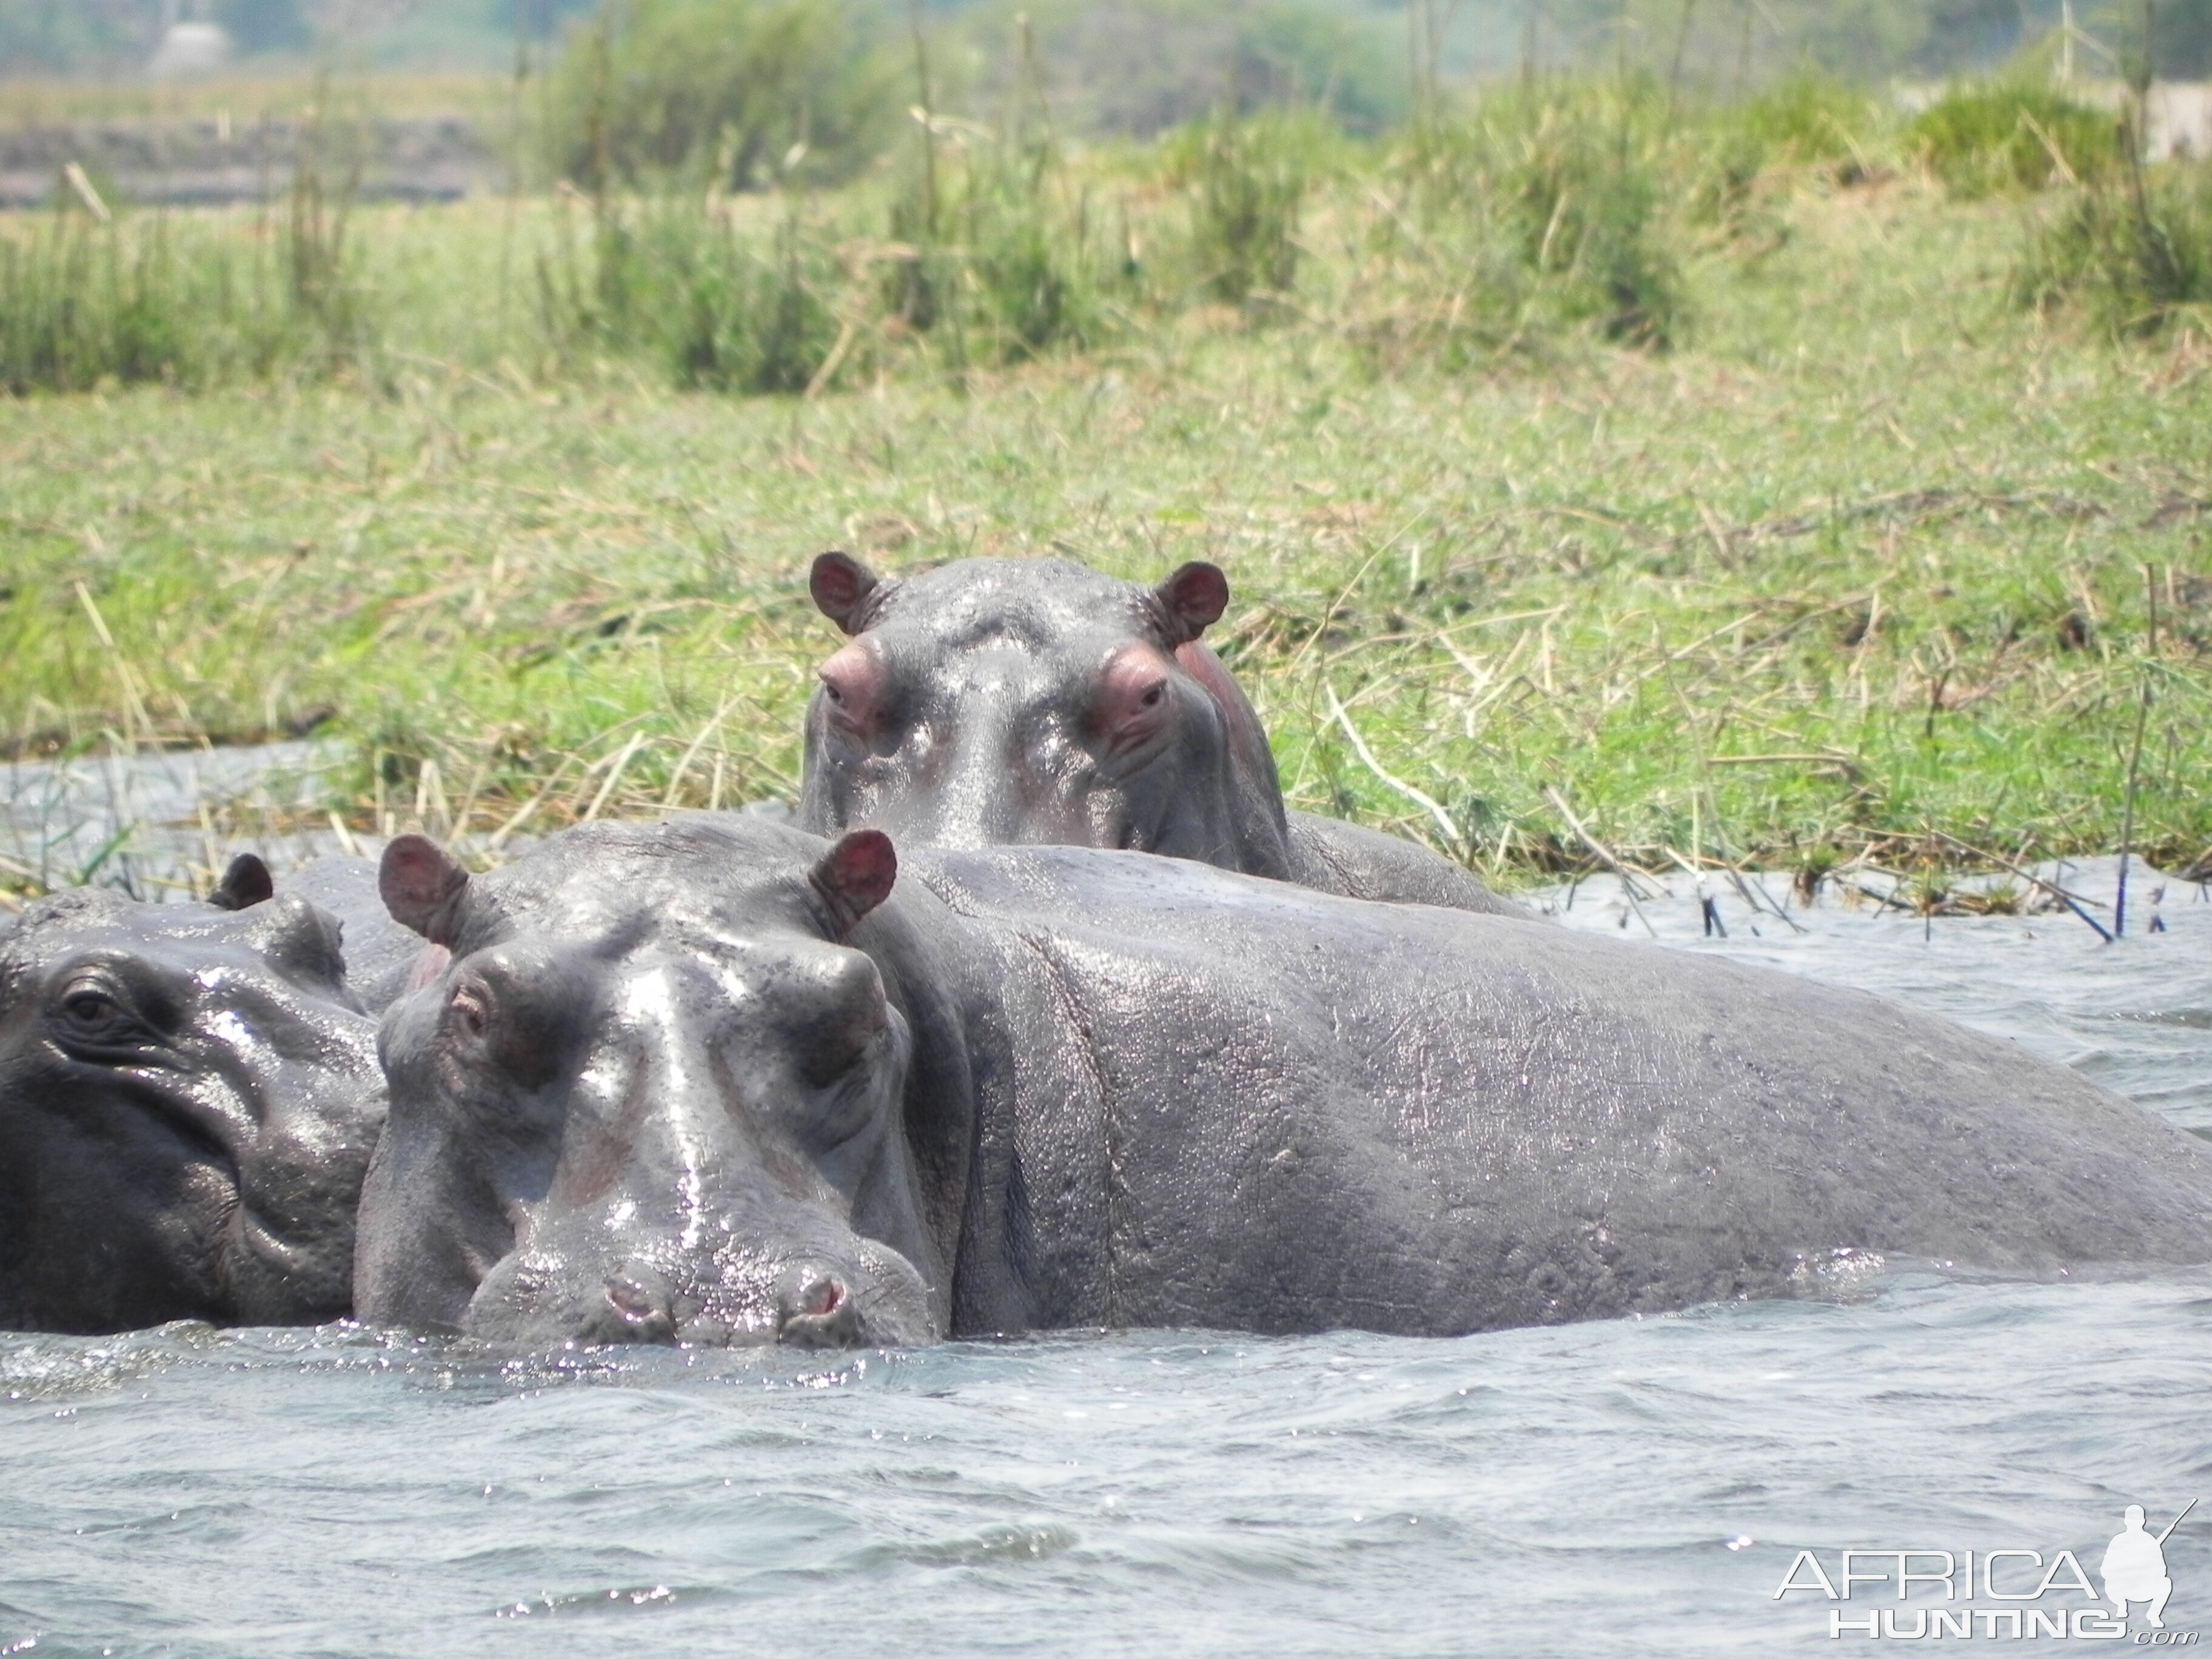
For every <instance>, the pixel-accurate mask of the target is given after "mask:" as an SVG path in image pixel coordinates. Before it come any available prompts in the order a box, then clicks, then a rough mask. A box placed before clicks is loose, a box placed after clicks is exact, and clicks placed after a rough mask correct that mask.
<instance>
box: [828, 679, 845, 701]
mask: <svg viewBox="0 0 2212 1659" xmlns="http://www.w3.org/2000/svg"><path fill="white" fill-rule="evenodd" d="M822 689H823V691H825V692H826V693H828V694H829V701H830V702H834V703H836V705H837V707H839V708H843V707H844V706H845V694H844V693H843V692H842V691H840V690H838V689H837V686H836V682H835V681H831V680H824V681H823V682H822Z"/></svg>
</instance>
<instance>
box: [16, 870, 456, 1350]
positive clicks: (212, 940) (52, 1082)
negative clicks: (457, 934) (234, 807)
mask: <svg viewBox="0 0 2212 1659" xmlns="http://www.w3.org/2000/svg"><path fill="white" fill-rule="evenodd" d="M372 931H376V932H380V933H382V934H383V935H385V936H386V938H387V939H388V938H389V937H390V936H392V934H393V933H395V931H396V930H394V929H393V928H392V926H391V924H390V923H389V921H386V922H385V923H383V924H382V926H381V927H380V928H377V929H372ZM414 948H415V951H416V954H419V952H420V948H421V945H420V941H419V940H416V941H415V942H414ZM375 1031H376V1028H375V1024H374V1021H373V1020H372V1019H371V1018H369V1016H368V1012H367V1011H366V1010H365V1009H364V1008H363V1007H362V1004H361V1002H360V1000H358V999H357V998H356V997H355V995H354V994H352V992H351V991H350V990H349V988H348V987H347V983H346V977H345V966H344V961H343V956H342V954H341V949H340V929H339V926H338V923H337V921H336V919H335V918H333V917H332V916H331V915H329V914H327V913H326V912H325V911H323V910H321V909H320V908H318V907H317V906H315V905H314V904H313V903H312V902H309V901H308V900H307V899H305V898H303V897H301V896H298V895H297V894H294V893H290V892H286V893H282V894H275V895H273V896H272V884H270V879H269V875H268V872H267V871H266V869H265V868H264V867H262V866H261V865H260V862H259V860H256V859H252V858H251V857H250V856H248V857H244V858H241V859H240V860H237V861H236V862H235V863H234V864H233V866H231V869H230V872H228V875H227V876H226V878H225V879H224V881H223V883H222V885H221V886H219V887H218V888H217V889H216V892H215V893H214V895H213V896H211V900H210V902H207V903H199V904H189V903H188V904H145V903H141V902H137V901H136V900H133V899H131V898H129V897H127V896H125V895H123V894H120V893H115V892H110V891H105V890H92V889H86V890H77V891H73V892H65V893H62V894H58V895H57V896H53V897H51V898H47V899H43V900H40V901H39V902H35V903H33V904H32V905H31V906H29V907H28V908H27V909H26V910H25V911H24V913H23V915H21V917H19V918H18V919H16V921H15V923H14V924H13V925H12V926H11V927H9V928H7V929H6V931H4V932H0V1328H9V1329H16V1330H24V1329H30V1330H54V1331H76V1332H100V1331H113V1330H122V1329H127V1328H132V1327H137V1326H143V1325H151V1324H157V1323H160V1322H163V1321H166V1320H172V1319H185V1318H193V1319H205V1320H210V1321H213V1322H218V1323H227V1324H297V1323H303V1322H315V1321H319V1320H324V1319H329V1318H334V1317H337V1316H341V1315H343V1314H344V1313H345V1312H346V1311H347V1310H349V1306H350V1304H351V1299H352V1297H351V1291H352V1286H351V1279H352V1265H353V1214H354V1206H355V1203H356V1199H357V1197H358V1194H359V1191H360V1186H361V1177H362V1171H363V1170H364V1169H365V1168H366V1166H367V1164H368V1155H369V1152H370V1150H371V1148H372V1146H374V1139H375V1136H376V1132H377V1129H378V1127H379V1126H380V1123H381V1121H382V1119H383V1114H384V1089H383V1079H382V1076H381V1074H380V1072H379V1071H378V1069H377V1066H376V1058H375V1047H374V1044H375Z"/></svg>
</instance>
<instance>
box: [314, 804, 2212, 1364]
mask: <svg viewBox="0 0 2212 1659" xmlns="http://www.w3.org/2000/svg"><path fill="white" fill-rule="evenodd" d="M383 882H384V890H385V893H386V898H387V900H388V902H390V903H391V905H392V910H393V914H394V915H397V916H398V918H399V919H400V920H402V921H406V922H408V923H410V925H412V926H413V927H416V929H417V930H419V931H420V932H421V933H422V934H423V935H424V936H425V937H426V938H428V939H430V940H431V941H432V942H433V943H434V945H435V946H436V947H437V948H438V951H440V952H441V957H442V953H447V952H449V953H450V955H449V957H442V959H443V968H442V971H441V972H440V973H439V974H438V975H436V976H435V978H430V977H429V976H428V975H425V978H424V982H423V984H422V988H420V989H419V990H417V991H416V992H414V993H412V994H410V995H408V996H406V997H404V998H402V999H401V1000H399V1001H398V1003H396V1004H394V1005H393V1006H392V1009H391V1010H390V1012H388V1013H387V1015H386V1020H385V1024H384V1028H383V1032H382V1035H381V1039H380V1042H381V1052H382V1055H383V1059H384V1063H385V1066H386V1073H387V1074H388V1076H389V1079H390V1082H391V1088H392V1115H391V1118H390V1121H389V1124H388V1127H386V1132H385V1134H384V1137H383V1139H382V1141H381V1143H380V1146H379V1148H378V1152H377V1155H376V1159H375V1163H374V1167H373V1168H372V1169H371V1170H370V1173H369V1176H368V1182H367V1185H366V1187H365V1188H364V1190H363V1194H362V1212H361V1243H360V1253H359V1257H358V1267H357V1273H356V1308H357V1311H358V1313H359V1315H360V1316H361V1317H362V1318H363V1319H365V1320H368V1321H371V1322H397V1323H404V1324H411V1325H415V1326H417V1327H422V1328H438V1329H447V1330H460V1331H464V1332H467V1333H470V1334H475V1335H477V1336H482V1337H486V1338H491V1339H495V1340H512V1341H522V1342H529V1343H551V1342H559V1341H563V1340H587V1341H599V1340H688V1341H696V1342H701V1343H714V1344H718V1343H726V1342H766V1341H771V1340H782V1341H784V1342H787V1343H792V1344H798V1345H836V1344H860V1343H893V1342H911V1341H916V1340H923V1339H925V1338H931V1337H937V1336H944V1335H965V1334H981V1333H990V1332H1013V1331H1022V1330H1031V1329H1039V1328H1054V1327H1068V1326H1090V1327H1097V1326H1163V1325H1179V1326H1199V1327H1212V1328H1232V1329H1239V1330H1248V1331H1256V1332H1273V1333H1288V1332H1301V1331H1317V1330H1323V1329H1328V1328H1338V1327H1356V1328H1365V1329H1370V1330H1377V1331H1388V1332H1399V1333H1409V1334H1419V1333H1433V1334H1442V1333H1452V1332H1466V1331H1475V1330H1482V1329H1487V1328H1497V1327H1504V1326H1515V1325H1526V1324H1534V1323H1545V1322H1554V1321H1563V1320H1571V1319H1583V1318H1595V1317H1601V1316H1612V1315H1620V1314H1626V1313H1632V1312H1641V1311H1653V1310H1662V1309H1668V1308H1679V1307H1682V1306H1684V1305H1686V1304H1693V1303H1698V1302H1702V1301H1707V1300H1711V1299H1714V1298H1721V1297H1744V1296H1766V1295H1774V1294H1788V1293H1790V1291H1793V1289H1795V1288H1796V1287H1799V1286H1801V1285H1809V1284H1814V1283H1817V1282H1818V1281H1819V1280H1820V1278H1821V1277H1822V1275H1823V1273H1825V1272H1826V1270H1827V1267H1828V1264H1831V1263H1832V1262H1834V1261H1836V1260H1837V1259H1838V1257H1841V1258H1843V1259H1844V1260H1845V1261H1847V1262H1850V1263H1858V1262H1862V1261H1866V1260H1869V1259H1871V1258H1872V1257H1874V1256H1875V1254H1876V1253H1879V1254H1880V1255H1886V1256H1887V1257H1891V1258H1905V1259H1909V1260H1911V1261H1923V1262H1924V1261H1937V1262H1943V1263H1954V1264H1958V1265H1960V1266H1964V1267H1978V1268H1985V1269H1994V1270H2000V1271H2010V1272H2023V1273H2045V1272H2050V1271H2056V1270H2058V1269H2060V1268H2063V1267H2071V1266H2073V1265H2075V1264H2083V1263H2148V1262H2184V1261H2204V1260H2208V1259H2212V1151H2208V1149H2207V1148H2205V1147H2204V1146H2202V1145H2201V1144H2200V1143H2199V1142H2197V1140H2195V1139H2192V1138H2191V1137H2190V1136H2188V1135H2185V1134H2184V1133H2180V1132H2179V1131H2178V1130H2176V1129H2174V1128H2172V1127H2169V1126H2168V1125H2166V1123H2165V1122H2163V1121H2160V1120H2159V1119H2157V1118H2155V1117H2154V1116H2152V1115H2149V1114H2148V1113H2146V1112H2144V1111H2142V1110H2141V1109H2138V1108H2136V1107H2135V1106H2133V1105H2131V1104H2130V1103H2127V1102H2125V1101H2124V1100H2121V1099H2119V1098H2118V1097H2115V1096H2113V1095H2112V1094H2109V1093H2107V1092H2106V1091H2104V1090H2102V1089H2100V1088H2099V1087H2098V1086H2097V1085H2094V1084H2093V1083H2090V1082H2089V1081H2087V1079H2083V1078H2081V1077H2080V1076H2078V1075H2076V1074H2075V1073H2071V1072H2069V1071H2066V1070H2064V1069H2063V1068H2062V1067H2059V1066H2053V1065H2051V1064H2049V1063H2047V1062H2045V1061H2042V1060H2037V1059H2035V1058H2033V1056H2031V1055H2029V1054H2025V1053H2023V1052H2021V1050H2020V1049H2018V1048H2015V1047H2012V1046H2010V1045H2008V1044H2006V1043H2003V1042H1996V1041H1993V1040H1991V1039H1989V1038H1986V1037H1982V1036H1974V1035H1972V1034H1970V1033H1968V1032H1966V1031H1964V1030H1960V1029H1958V1028H1956V1027H1954V1026H1952V1025H1949V1024H1945V1023H1944V1022H1942V1021H1940V1020H1936V1019H1932V1018H1928V1017H1926V1016H1924V1015H1922V1014H1918V1013H1916V1012H1912V1011H1911V1010H1909V1009H1905V1008H1903V1007H1899V1006H1893V1005H1891V1004H1888V1003H1885V1002H1882V1001H1879V1000H1875V999H1874V998H1872V997H1869V996H1865V995H1863V994H1858V993H1856V992H1851V991H1844V990H1838V989H1834V988H1832V987H1826V986H1822V985H1820V984H1818V983H1815V982H1813V981H1808V980H1803V979H1799V978H1796V977H1793V976H1790V975H1784V974H1781V973H1778V972H1773V971H1761V970H1758V969H1748V968H1743V967H1739V966H1736V965H1734V964H1731V963H1724V962H1721V961H1717V960H1715V959H1713V958H1711V957H1692V956H1685V955H1682V954H1680V953H1676V952H1673V951H1665V950H1663V949H1662V948H1660V947H1658V946H1656V945H1655V946H1644V945H1635V944H1631V943H1625V942H1620V941H1615V940H1610V939H1596V938H1592V937H1589V936H1588V935H1584V934H1578V933H1570V932H1568V931H1566V930H1565V929H1555V928H1549V927H1529V926H1528V925H1527V924H1526V923H1523V922H1519V921H1511V920H1508V919H1505V918H1501V917H1492V916H1470V915H1463V914H1460V913H1455V912H1447V911H1442V910H1437V909H1433V908H1425V907H1420V906H1412V905H1380V904H1366V903H1360V902H1354V901H1349V900H1345V899H1340V898H1335V897H1332V896H1327V895H1322V894H1317V893H1311V892H1307V891H1304V890H1301V889H1298V888H1296V887H1293V886H1290V885H1287V884H1282V883H1277V882H1267V881H1260V880H1255V879H1251V878H1246V877H1242V876H1237V875H1233V874H1229V873H1226V872H1221V871H1218V870H1214V869H1211V868H1208V867H1206V866H1202V865H1198V864H1193V863H1189V862H1186V861H1182V860H1170V859H1158V858H1149V857H1146V856H1144V855H1141V854H1127V853H1115V852H1105V851H1099V850H1095V849H1091V848H987V849H982V850H977V851H945V850H934V851H933V850H928V849H922V850H920V851H917V852H915V853H914V854H911V855H910V857H909V859H908V865H907V867H906V868H905V869H904V870H903V871H902V870H901V869H900V868H899V866H898V863H897V860H896V856H895V854H894V852H893V849H892V847H891V844H890V842H889V840H888V839H887V838H886V837H884V836H882V835H881V834H879V833H878V832H875V831H872V830H861V831H855V832H853V833H851V834H848V835H847V836H845V837H843V838H842V839H841V840H839V841H838V842H835V843H831V842H825V841H823V840H821V839H820V838H817V837H815V836H808V835H805V834H804V833H802V832H800V831H798V830H795V829H790V828H787V827H784V826H781V825H777V824H773V823H766V822H763V821H761V820H758V819H754V818H746V817H711V818H710V817H703V816H702V817H689V818H679V819H676V820H672V821H671V822H668V823H661V824H658V825H651V826H640V825H611V824H595V825H591V826H587V827H586V828H582V829H575V830H572V831H570V832H568V833H567V834H565V835H562V836H556V837H554V838H552V839H550V840H549V841H548V842H545V843H544V844H543V845H541V846H539V847H538V848H534V849H532V851H531V852H530V853H528V854H526V855H525V856H523V857H522V858H520V859H519V860H516V861H515V862H514V863H513V864H511V865H508V866H506V867H505V868H503V869H501V870H497V871H495V872H491V873H490V874H488V875H483V876H478V877H476V878H470V877H468V876H467V875H466V874H465V872H463V871H462V870H461V869H460V868H459V866H456V865H454V864H453V863H452V862H451V861H450V860H448V859H447V857H446V856H445V855H444V854H442V853H441V852H440V851H439V849H438V848H436V847H435V846H434V845H433V844H431V843H430V842H427V841H424V840H422V838H421V837H410V836H403V837H401V838H400V839H398V841H395V842H392V845H391V847H390V848H387V849H386V854H385V860H384V866H383ZM1409 964H1418V967H1417V968H1413V967H1409ZM1857 1270H1858V1268H1857V1267H1856V1266H1854V1267H1852V1268H1851V1271H1857Z"/></svg>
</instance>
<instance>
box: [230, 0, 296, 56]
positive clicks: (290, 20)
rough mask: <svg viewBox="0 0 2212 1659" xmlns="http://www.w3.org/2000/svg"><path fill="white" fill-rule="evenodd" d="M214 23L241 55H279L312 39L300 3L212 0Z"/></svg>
mask: <svg viewBox="0 0 2212 1659" xmlns="http://www.w3.org/2000/svg"><path fill="white" fill-rule="evenodd" d="M215 21H216V22H218V23H220V24H222V26H223V27H224V28H226V29H228V31H229V32H230V38H231V39H232V40H235V41H236V42H238V45H239V48H240V51H243V52H282V51H283V50H284V49H285V48H286V47H288V46H306V45H307V43H308V41H309V40H312V39H313V32H312V31H311V30H310V29H309V28H308V27H307V19H306V18H305V17H303V16H302V15H301V12H300V0H216V7H215Z"/></svg>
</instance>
